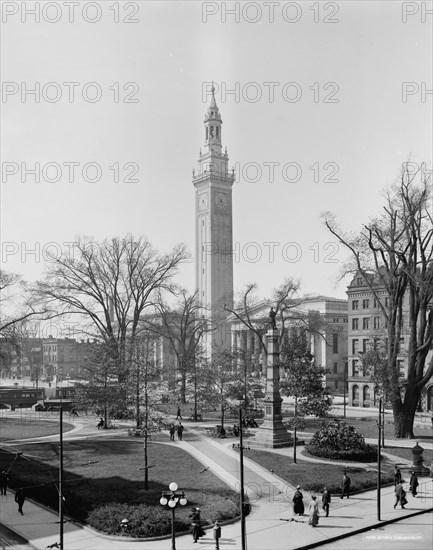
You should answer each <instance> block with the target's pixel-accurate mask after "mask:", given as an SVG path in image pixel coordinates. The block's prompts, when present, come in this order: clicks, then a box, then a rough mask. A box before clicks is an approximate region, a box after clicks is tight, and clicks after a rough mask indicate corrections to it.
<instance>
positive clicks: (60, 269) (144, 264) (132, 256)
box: [36, 235, 188, 375]
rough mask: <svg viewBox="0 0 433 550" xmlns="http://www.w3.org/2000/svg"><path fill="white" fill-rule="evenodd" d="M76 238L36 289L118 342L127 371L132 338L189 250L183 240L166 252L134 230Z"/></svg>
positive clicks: (48, 303)
mask: <svg viewBox="0 0 433 550" xmlns="http://www.w3.org/2000/svg"><path fill="white" fill-rule="evenodd" d="M74 244H75V246H74V247H73V249H72V251H71V250H69V251H68V252H65V253H63V254H62V256H61V257H60V258H58V257H56V259H55V262H53V263H51V264H50V265H49V267H48V271H47V274H46V276H45V278H44V280H42V281H40V282H39V283H38V284H37V289H36V295H37V296H38V299H39V301H40V303H42V304H44V306H45V307H52V308H53V309H54V310H56V311H58V313H59V314H63V315H65V314H68V315H69V314H78V315H81V316H82V317H84V318H87V319H88V320H89V321H90V322H91V325H92V326H93V328H94V331H95V334H96V335H98V336H100V337H101V338H102V339H103V340H104V341H111V342H112V344H115V346H116V347H115V349H117V352H116V353H117V357H116V361H117V363H118V364H119V366H120V368H119V373H122V372H124V374H125V375H126V373H127V368H128V365H129V363H130V361H131V357H130V354H129V353H128V349H129V350H130V349H133V348H132V347H128V346H127V342H128V340H131V341H134V339H135V338H136V337H137V335H138V332H139V329H140V321H141V319H142V317H143V315H144V313H145V312H146V311H147V310H148V308H151V307H152V306H154V304H155V302H156V299H157V296H158V293H159V292H162V291H163V290H167V291H170V290H171V286H172V284H173V283H172V279H173V276H174V274H175V273H176V270H177V268H178V266H179V265H180V264H181V263H182V262H183V261H184V260H186V258H187V257H188V254H187V252H186V249H185V247H184V246H183V245H180V246H177V247H176V248H175V249H174V250H173V251H172V252H170V253H169V254H165V255H161V254H159V253H158V252H157V251H156V250H155V249H154V248H153V247H152V246H151V244H150V243H149V241H147V240H146V239H145V238H144V237H139V238H133V237H132V236H131V235H127V236H126V237H123V238H117V237H116V238H112V239H111V240H107V239H106V240H104V241H103V242H101V243H96V242H93V241H90V240H88V239H79V240H78V242H76V243H74Z"/></svg>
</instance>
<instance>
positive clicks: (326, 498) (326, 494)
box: [322, 487, 331, 517]
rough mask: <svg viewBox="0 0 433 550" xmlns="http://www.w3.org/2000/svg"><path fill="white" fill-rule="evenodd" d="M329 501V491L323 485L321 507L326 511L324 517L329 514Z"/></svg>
mask: <svg viewBox="0 0 433 550" xmlns="http://www.w3.org/2000/svg"><path fill="white" fill-rule="evenodd" d="M330 502H331V493H330V492H329V491H328V488H327V487H325V488H324V489H323V495H322V508H323V509H324V510H325V512H326V517H328V516H329V504H330Z"/></svg>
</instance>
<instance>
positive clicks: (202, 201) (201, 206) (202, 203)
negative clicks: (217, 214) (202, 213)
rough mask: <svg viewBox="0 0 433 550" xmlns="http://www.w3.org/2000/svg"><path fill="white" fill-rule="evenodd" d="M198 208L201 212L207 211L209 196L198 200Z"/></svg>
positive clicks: (200, 197)
mask: <svg viewBox="0 0 433 550" xmlns="http://www.w3.org/2000/svg"><path fill="white" fill-rule="evenodd" d="M198 207H199V209H200V210H206V208H207V195H200V196H199V198H198Z"/></svg>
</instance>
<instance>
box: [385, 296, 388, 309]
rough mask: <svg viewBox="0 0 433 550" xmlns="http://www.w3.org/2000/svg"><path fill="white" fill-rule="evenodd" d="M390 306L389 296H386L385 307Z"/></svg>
mask: <svg viewBox="0 0 433 550" xmlns="http://www.w3.org/2000/svg"><path fill="white" fill-rule="evenodd" d="M388 306H389V298H388V296H386V298H385V307H388Z"/></svg>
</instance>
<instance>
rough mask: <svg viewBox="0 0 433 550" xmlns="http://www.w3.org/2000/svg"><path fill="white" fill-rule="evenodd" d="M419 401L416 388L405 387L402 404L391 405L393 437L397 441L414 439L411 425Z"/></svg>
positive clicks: (418, 393)
mask: <svg viewBox="0 0 433 550" xmlns="http://www.w3.org/2000/svg"><path fill="white" fill-rule="evenodd" d="M419 399H420V391H419V390H418V389H417V387H416V386H406V391H405V395H404V402H403V403H393V414H394V436H395V437H396V438H398V439H402V438H406V439H414V438H415V435H414V433H413V423H414V419H415V412H416V408H417V406H418V402H419Z"/></svg>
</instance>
